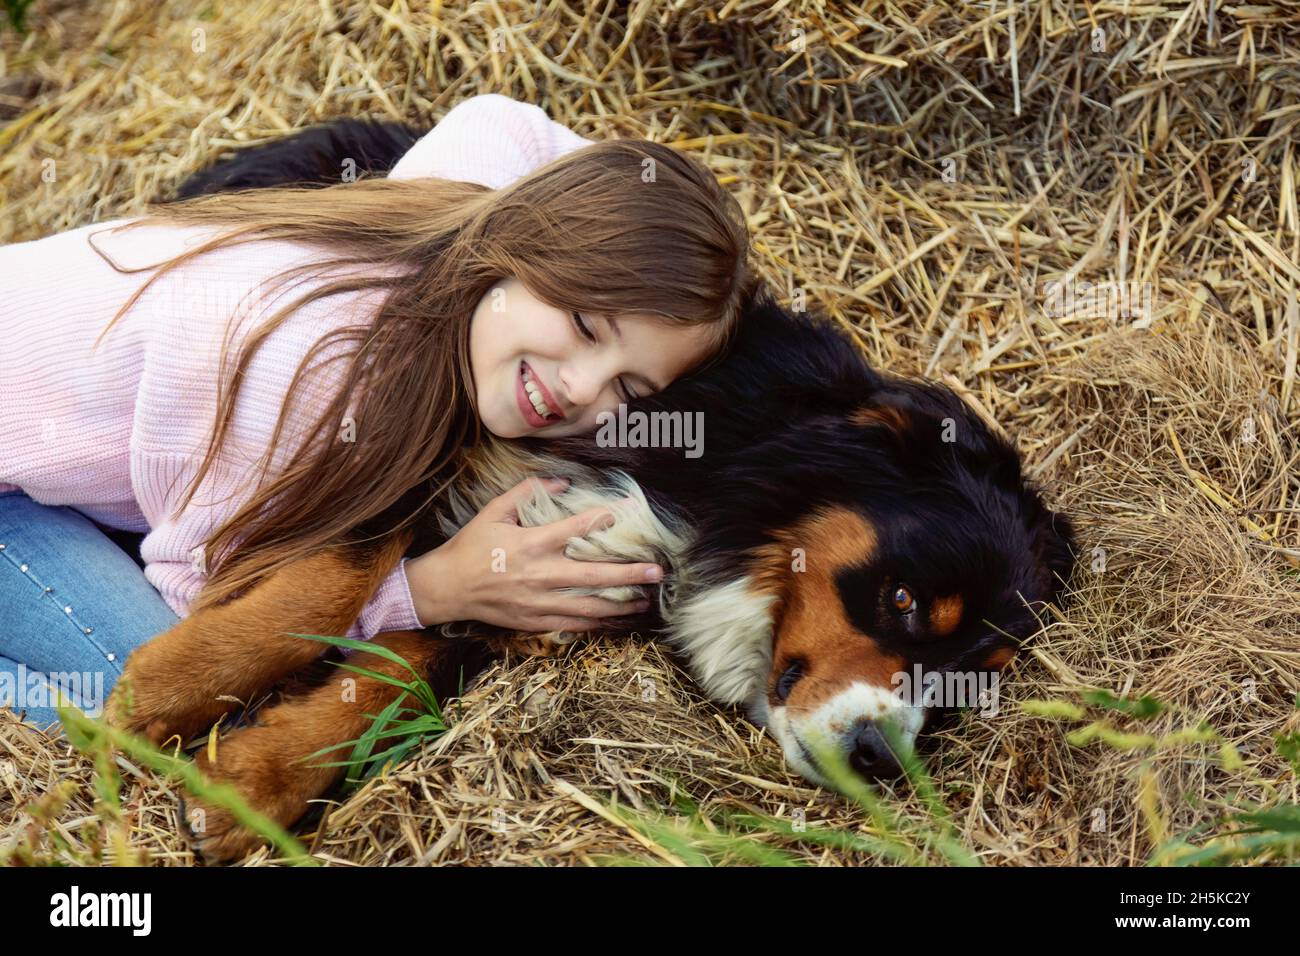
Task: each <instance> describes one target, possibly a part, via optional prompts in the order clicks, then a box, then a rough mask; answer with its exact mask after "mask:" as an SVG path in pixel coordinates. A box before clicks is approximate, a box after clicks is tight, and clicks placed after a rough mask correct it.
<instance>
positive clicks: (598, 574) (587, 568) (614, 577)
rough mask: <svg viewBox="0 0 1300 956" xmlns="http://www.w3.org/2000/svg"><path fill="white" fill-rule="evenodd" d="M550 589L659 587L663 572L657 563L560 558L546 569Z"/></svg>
mask: <svg viewBox="0 0 1300 956" xmlns="http://www.w3.org/2000/svg"><path fill="white" fill-rule="evenodd" d="M546 570H547V574H548V582H547V586H548V587H551V588H621V587H627V586H629V585H640V584H657V583H658V582H659V581H661V580H663V576H664V572H663V568H661V567H660V566H659V565H657V564H645V563H642V562H638V563H636V564H620V563H617V562H613V561H575V560H573V559H572V558H560V559H559V560H557V561H556V562H555V563H554V564H551V565H548V566H547V569H546Z"/></svg>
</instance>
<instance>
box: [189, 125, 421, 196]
mask: <svg viewBox="0 0 1300 956" xmlns="http://www.w3.org/2000/svg"><path fill="white" fill-rule="evenodd" d="M421 135H422V133H421V131H420V130H418V129H416V128H415V127H414V126H407V125H406V124H404V123H391V122H380V121H375V120H358V119H340V120H334V121H332V122H330V123H325V124H323V125H320V126H312V127H310V128H308V129H305V130H301V131H300V132H297V133H293V134H291V135H289V136H286V137H284V138H283V139H277V140H274V141H272V142H270V143H266V144H264V145H260V146H253V147H250V148H247V149H242V150H239V151H238V152H236V153H235V154H234V155H233V156H232V157H230V158H228V159H224V160H222V161H220V162H218V163H216V164H215V165H213V166H210V167H208V168H207V169H205V170H202V171H201V172H197V173H194V174H193V175H192V176H190V177H189V178H188V179H186V180H185V181H184V182H183V183H182V184H181V186H180V188H179V189H177V191H176V195H175V197H174V198H175V199H189V198H190V197H192V196H201V195H204V194H207V193H215V192H221V191H222V190H227V189H260V188H265V187H268V186H289V185H298V186H328V185H331V184H333V183H338V182H342V181H343V175H344V170H345V169H349V168H351V167H348V166H347V161H348V160H352V161H353V163H355V171H356V173H357V174H361V173H366V172H368V173H380V172H387V171H388V170H389V169H391V168H392V166H393V164H394V163H396V162H397V160H398V159H400V158H401V156H402V154H404V153H405V152H406V151H407V150H408V149H410V148H411V146H412V145H414V144H415V141H416V140H417V139H419V138H420V136H421Z"/></svg>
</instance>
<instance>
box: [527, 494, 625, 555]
mask: <svg viewBox="0 0 1300 956" xmlns="http://www.w3.org/2000/svg"><path fill="white" fill-rule="evenodd" d="M624 500H626V499H624ZM613 523H614V511H613V508H612V506H610V505H597V506H596V507H594V508H588V509H587V510H586V511H580V512H578V513H577V514H576V515H573V516H572V517H569V518H563V519H561V520H560V521H552V522H551V523H550V524H546V525H542V526H541V528H540V529H539V530H542V531H544V532H545V533H546V537H547V540H548V541H549V542H550V546H551V547H553V548H557V549H561V548H563V547H564V546H565V544H567V543H568V541H569V539H570V538H584V537H586V536H587V535H589V534H591V532H593V531H598V530H600V529H601V528H608V527H609V526H610V525H611V524H613Z"/></svg>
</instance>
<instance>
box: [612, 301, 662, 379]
mask: <svg viewBox="0 0 1300 956" xmlns="http://www.w3.org/2000/svg"><path fill="white" fill-rule="evenodd" d="M605 321H606V322H608V323H609V327H610V328H611V329H613V330H614V338H616V339H618V340H619V341H620V342H622V341H623V330H622V329H620V328H619V327H618V320H617V319H615V318H614V316H613V314H610V315H607V316H605ZM637 378H639V379H641V381H643V382H645V383H646V384H647V385H649V386H650V388H651V390H652V391H655V392H662V391H663V390H664V389H665V388H667V386H666V385H656V384H655V383H654V382H652V381H650V379H648V378H646V377H645V376H644V375H638V376H637Z"/></svg>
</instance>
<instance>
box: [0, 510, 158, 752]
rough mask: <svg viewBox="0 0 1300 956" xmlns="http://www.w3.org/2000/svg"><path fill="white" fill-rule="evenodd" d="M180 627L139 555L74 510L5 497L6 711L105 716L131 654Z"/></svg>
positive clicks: (0, 662)
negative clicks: (65, 705)
mask: <svg viewBox="0 0 1300 956" xmlns="http://www.w3.org/2000/svg"><path fill="white" fill-rule="evenodd" d="M178 620H180V619H179V618H178V617H177V616H176V613H175V612H174V611H172V609H171V608H170V607H168V606H167V602H166V601H164V600H163V599H162V595H160V594H159V593H158V592H157V591H156V590H155V589H154V587H153V585H151V584H150V583H149V582H148V580H147V579H146V578H145V576H144V571H142V570H141V568H140V567H139V565H137V564H136V562H135V561H133V560H132V559H131V557H130V556H129V555H128V554H127V553H126V552H125V551H123V550H122V549H121V548H119V547H118V546H117V545H116V544H114V543H113V542H112V541H111V540H109V538H108V537H106V536H105V534H104V532H102V531H101V530H100V529H99V528H98V527H97V526H96V525H95V523H94V522H93V521H91V520H90V519H89V518H87V517H86V516H85V515H83V514H81V513H80V512H78V511H75V510H73V509H72V508H69V507H52V506H49V505H42V504H37V503H36V502H35V501H33V500H32V499H31V498H29V497H28V496H27V495H26V494H24V493H23V492H21V491H6V492H0V708H5V707H7V708H10V709H12V710H14V711H17V712H18V713H20V714H22V713H23V712H25V713H26V716H25V718H24V719H25V720H26V721H27V722H28V723H29V724H33V725H35V726H37V727H42V728H44V727H48V726H50V725H51V724H55V725H57V724H58V722H59V716H58V714H57V713H56V712H55V710H54V706H55V705H56V704H57V703H58V702H59V699H58V697H57V696H56V691H57V692H61V693H62V696H63V698H64V700H65V702H71V703H73V704H75V705H76V706H77V707H79V708H80V709H81V710H82V711H84V712H85V713H86V714H88V715H89V716H91V717H99V716H102V715H103V708H104V704H105V702H106V701H107V699H108V693H109V691H111V690H112V689H113V685H114V684H115V683H117V679H118V678H119V677H120V676H121V675H122V665H123V664H125V663H126V658H127V655H129V654H130V653H131V652H132V651H133V650H135V649H136V648H137V647H139V646H140V645H141V644H143V643H145V642H146V641H148V640H149V639H150V638H152V637H154V636H155V635H157V634H161V633H162V632H163V631H166V630H168V629H169V628H171V627H172V626H173V625H175V624H176V622H177V621H178Z"/></svg>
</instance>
